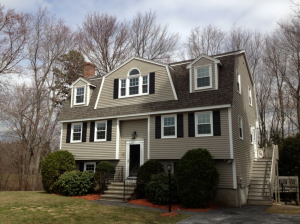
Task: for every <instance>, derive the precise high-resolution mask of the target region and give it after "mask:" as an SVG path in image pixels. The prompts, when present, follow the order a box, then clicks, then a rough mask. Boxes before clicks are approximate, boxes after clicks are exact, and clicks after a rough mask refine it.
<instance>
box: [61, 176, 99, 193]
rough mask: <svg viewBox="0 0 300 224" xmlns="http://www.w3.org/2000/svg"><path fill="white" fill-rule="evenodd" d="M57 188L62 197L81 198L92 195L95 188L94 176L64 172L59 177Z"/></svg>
mask: <svg viewBox="0 0 300 224" xmlns="http://www.w3.org/2000/svg"><path fill="white" fill-rule="evenodd" d="M57 187H58V189H59V192H60V193H61V194H62V195H64V196H76V195H79V196H81V195H86V194H88V193H92V192H93V190H94V187H95V184H94V174H93V173H91V172H88V171H85V172H80V171H69V172H65V173H64V174H63V175H61V176H60V177H59V180H58V182H57Z"/></svg>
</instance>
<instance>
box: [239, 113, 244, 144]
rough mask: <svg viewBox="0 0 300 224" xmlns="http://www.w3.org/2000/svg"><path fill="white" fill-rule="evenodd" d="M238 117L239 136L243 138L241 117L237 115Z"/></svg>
mask: <svg viewBox="0 0 300 224" xmlns="http://www.w3.org/2000/svg"><path fill="white" fill-rule="evenodd" d="M238 119H239V121H238V122H239V123H238V125H239V137H240V139H244V133H243V118H242V117H241V116H239V117H238Z"/></svg>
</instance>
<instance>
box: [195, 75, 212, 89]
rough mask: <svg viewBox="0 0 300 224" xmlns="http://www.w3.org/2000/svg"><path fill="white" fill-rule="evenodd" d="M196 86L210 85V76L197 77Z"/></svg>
mask: <svg viewBox="0 0 300 224" xmlns="http://www.w3.org/2000/svg"><path fill="white" fill-rule="evenodd" d="M197 86H198V87H204V86H210V78H209V77H206V78H198V79H197Z"/></svg>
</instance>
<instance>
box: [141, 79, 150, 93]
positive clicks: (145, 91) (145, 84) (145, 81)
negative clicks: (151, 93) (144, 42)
mask: <svg viewBox="0 0 300 224" xmlns="http://www.w3.org/2000/svg"><path fill="white" fill-rule="evenodd" d="M142 78H143V85H142V90H143V93H148V86H149V85H148V76H142Z"/></svg>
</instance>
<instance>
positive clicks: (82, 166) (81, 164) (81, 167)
mask: <svg viewBox="0 0 300 224" xmlns="http://www.w3.org/2000/svg"><path fill="white" fill-rule="evenodd" d="M83 169H84V163H79V171H81V172H83Z"/></svg>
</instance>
